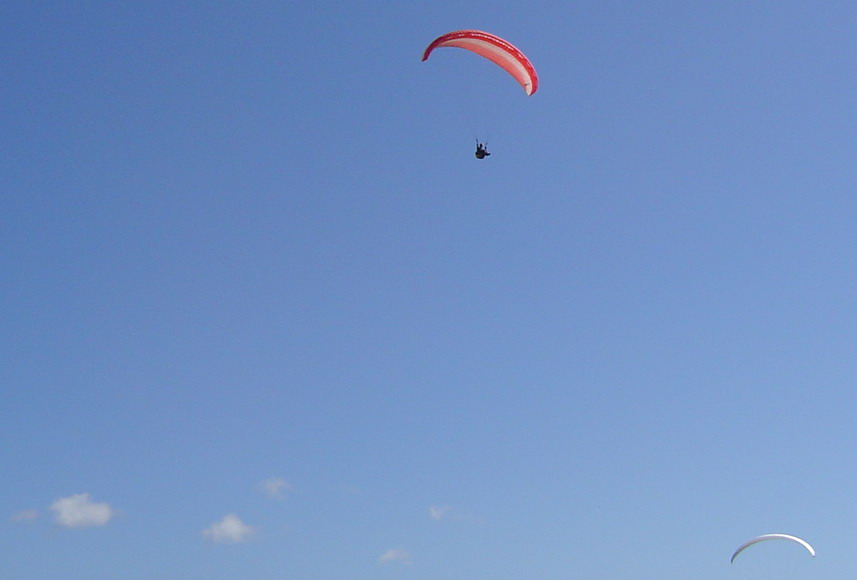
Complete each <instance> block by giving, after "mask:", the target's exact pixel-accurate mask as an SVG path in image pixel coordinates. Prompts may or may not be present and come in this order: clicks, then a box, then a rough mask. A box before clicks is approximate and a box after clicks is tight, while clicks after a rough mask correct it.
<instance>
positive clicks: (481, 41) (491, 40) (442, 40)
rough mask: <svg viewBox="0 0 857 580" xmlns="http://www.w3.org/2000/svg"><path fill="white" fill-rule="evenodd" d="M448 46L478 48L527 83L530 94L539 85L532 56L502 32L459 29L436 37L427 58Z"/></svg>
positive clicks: (518, 79) (479, 53) (525, 86)
mask: <svg viewBox="0 0 857 580" xmlns="http://www.w3.org/2000/svg"><path fill="white" fill-rule="evenodd" d="M444 46H454V47H456V48H463V49H465V50H469V51H471V52H475V53H476V54H478V55H479V56H483V57H485V58H487V59H488V60H490V61H491V62H493V63H494V64H497V65H499V66H500V67H502V68H503V70H505V71H506V72H507V73H509V74H510V75H512V77H514V79H515V80H516V81H518V83H520V85H521V86H522V87H524V92H526V93H527V94H528V95H532V94H533V93H535V92H536V90H538V88H539V77H538V75H537V74H536V69H535V68H534V67H533V64H532V63H531V62H530V59H528V58H527V57H526V56H524V53H523V52H521V51H520V50H518V49H517V48H515V47H514V46H513V45H512V44H511V43H510V42H507V41H505V40H503V39H502V38H500V37H499V36H495V35H493V34H490V33H488V32H482V31H481V30H456V31H455V32H450V33H448V34H444V35H443V36H439V37H438V38H435V39H434V41H432V43H431V44H429V45H428V48H426V50H425V52H424V53H423V60H426V59H427V58H428V57H429V55H430V54H431V53H432V51H433V50H434V49H436V48H439V47H444Z"/></svg>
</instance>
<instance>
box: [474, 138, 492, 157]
mask: <svg viewBox="0 0 857 580" xmlns="http://www.w3.org/2000/svg"><path fill="white" fill-rule="evenodd" d="M486 145H487V144H486ZM486 145H483V144H482V143H480V142H479V141H477V142H476V159H485V158H486V157H488V156H489V155H491V154H490V153H488V149H487V148H486Z"/></svg>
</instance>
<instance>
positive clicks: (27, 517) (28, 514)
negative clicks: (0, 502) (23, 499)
mask: <svg viewBox="0 0 857 580" xmlns="http://www.w3.org/2000/svg"><path fill="white" fill-rule="evenodd" d="M38 518H39V512H37V511H36V510H23V511H20V512H18V513H16V514H12V517H11V518H10V519H11V520H12V521H13V522H15V523H27V522H33V521H35V520H37V519H38Z"/></svg>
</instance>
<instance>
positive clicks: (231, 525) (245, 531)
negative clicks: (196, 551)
mask: <svg viewBox="0 0 857 580" xmlns="http://www.w3.org/2000/svg"><path fill="white" fill-rule="evenodd" d="M254 533H255V530H254V529H253V528H252V527H250V526H248V525H247V524H245V523H244V522H242V521H241V518H239V517H238V516H236V515H235V514H227V515H225V516H223V519H222V520H220V521H219V522H215V523H213V524H211V527H209V528H206V529H204V530H202V535H203V536H205V537H206V538H208V539H209V540H211V541H212V542H215V543H218V544H237V543H241V542H246V541H247V540H249V539H250V537H251V536H252V535H253V534H254Z"/></svg>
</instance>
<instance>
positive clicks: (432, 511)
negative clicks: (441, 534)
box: [429, 505, 449, 520]
mask: <svg viewBox="0 0 857 580" xmlns="http://www.w3.org/2000/svg"><path fill="white" fill-rule="evenodd" d="M448 511H449V506H448V505H442V506H436V505H433V506H431V507H430V508H429V515H430V516H431V519H433V520H442V519H443V516H445V515H446V512H448Z"/></svg>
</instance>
